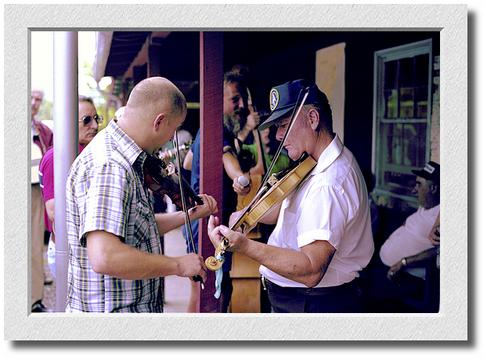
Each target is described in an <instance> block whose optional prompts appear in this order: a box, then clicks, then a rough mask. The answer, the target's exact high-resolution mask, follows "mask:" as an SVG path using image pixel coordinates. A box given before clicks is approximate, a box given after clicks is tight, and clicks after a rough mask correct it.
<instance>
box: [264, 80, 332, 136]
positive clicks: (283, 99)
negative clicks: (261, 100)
mask: <svg viewBox="0 0 487 360" xmlns="http://www.w3.org/2000/svg"><path fill="white" fill-rule="evenodd" d="M307 89H309V90H310V91H309V94H308V97H307V98H306V102H305V104H323V103H324V104H328V98H327V97H326V95H325V94H324V93H323V92H322V91H321V90H320V89H318V87H317V86H316V84H315V83H314V82H312V81H309V80H303V79H299V80H294V81H288V82H286V83H284V84H281V85H278V86H275V87H273V88H272V89H271V91H270V93H269V106H270V110H271V115H270V116H269V117H268V118H267V119H266V120H265V121H264V122H263V123H262V124H261V125H260V126H259V130H263V129H265V128H268V127H269V126H271V125H274V124H276V123H277V122H279V120H280V119H282V118H283V117H284V116H288V115H291V113H292V111H293V109H294V106H295V105H296V103H297V102H298V101H299V102H300V101H302V100H303V97H304V94H305V90H307Z"/></svg>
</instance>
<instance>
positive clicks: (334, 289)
mask: <svg viewBox="0 0 487 360" xmlns="http://www.w3.org/2000/svg"><path fill="white" fill-rule="evenodd" d="M262 284H263V286H264V290H267V289H269V290H271V291H276V292H280V293H294V294H300V295H327V294H336V293H340V292H343V291H349V290H351V289H354V288H356V287H357V278H355V279H354V280H352V281H350V282H348V283H345V284H342V285H338V286H327V287H319V288H307V287H284V286H279V285H277V284H274V283H273V282H272V281H270V280H268V279H266V278H264V277H262Z"/></svg>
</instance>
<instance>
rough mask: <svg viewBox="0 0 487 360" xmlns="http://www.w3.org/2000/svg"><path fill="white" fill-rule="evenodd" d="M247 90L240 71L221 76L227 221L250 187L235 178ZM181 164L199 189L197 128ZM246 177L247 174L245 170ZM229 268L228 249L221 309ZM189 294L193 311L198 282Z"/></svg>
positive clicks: (228, 289)
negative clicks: (238, 196) (241, 196)
mask: <svg viewBox="0 0 487 360" xmlns="http://www.w3.org/2000/svg"><path fill="white" fill-rule="evenodd" d="M247 100H248V99H247V91H246V88H245V85H244V82H243V78H242V76H241V75H239V74H238V73H235V72H231V71H230V72H227V73H225V75H224V80H223V158H222V160H223V167H224V169H225V172H224V174H223V183H222V187H223V204H222V217H223V221H226V222H227V223H228V220H229V219H230V215H231V214H232V212H234V211H235V208H236V206H237V195H246V194H248V193H249V191H250V186H245V187H244V186H242V185H240V184H239V183H238V178H239V177H240V176H242V175H244V176H245V174H244V172H243V171H242V168H241V167H240V163H239V161H238V156H237V155H238V151H237V146H236V143H237V141H238V140H237V134H238V132H239V131H240V130H241V126H242V124H243V123H244V121H245V120H246V119H244V117H245V116H246V115H247V114H248V110H247V106H248V104H247ZM183 167H184V168H185V169H186V170H191V186H192V187H193V190H194V191H196V192H199V174H200V132H199V131H198V133H197V134H196V137H195V140H194V142H193V145H192V146H191V149H190V151H189V152H188V154H187V155H186V157H185V159H184V165H183ZM247 178H249V177H248V174H247ZM192 230H193V236H194V238H197V236H198V235H197V234H198V222H197V221H195V222H193V223H192ZM185 237H186V241H187V244H188V251H191V252H193V251H194V250H196V251H197V250H198V249H192V244H190V243H189V241H188V236H187V234H185ZM231 268H232V257H231V253H229V254H228V256H227V257H226V258H225V262H224V264H223V268H222V270H223V278H222V282H221V294H220V298H219V299H220V304H219V310H220V312H227V311H228V306H229V304H230V299H231V296H232V290H233V288H232V280H231V278H230V269H231ZM191 286H192V287H191V295H190V301H189V307H188V312H195V311H196V294H197V289H198V284H195V283H192V284H191Z"/></svg>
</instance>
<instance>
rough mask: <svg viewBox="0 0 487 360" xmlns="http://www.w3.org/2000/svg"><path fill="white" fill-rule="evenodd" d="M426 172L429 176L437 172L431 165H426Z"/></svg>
mask: <svg viewBox="0 0 487 360" xmlns="http://www.w3.org/2000/svg"><path fill="white" fill-rule="evenodd" d="M424 171H426V172H427V173H428V174H433V172H434V171H435V168H434V167H433V166H431V165H430V164H426V165H425V166H424Z"/></svg>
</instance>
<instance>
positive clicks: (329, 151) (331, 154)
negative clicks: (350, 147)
mask: <svg viewBox="0 0 487 360" xmlns="http://www.w3.org/2000/svg"><path fill="white" fill-rule="evenodd" d="M342 150H343V144H342V142H341V140H340V138H339V137H338V135H335V138H334V139H333V140H332V142H331V143H330V144H329V145H328V146H327V147H326V148H325V150H323V152H322V153H321V155H320V157H319V159H318V163H317V164H316V166H315V168H314V169H313V171H312V172H311V175H315V174H318V173H321V172H323V171H325V170H326V169H327V168H328V166H330V165H331V164H332V163H333V162H334V161H335V160H336V159H337V158H338V156H340V154H341V153H342Z"/></svg>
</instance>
